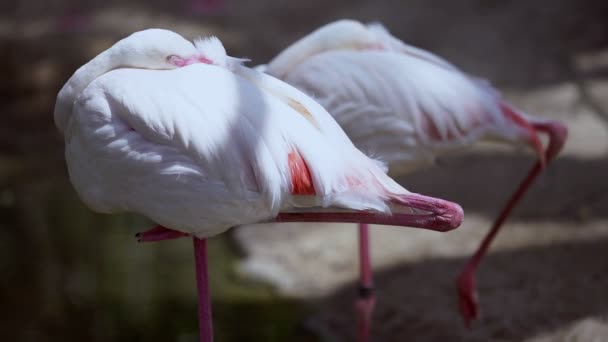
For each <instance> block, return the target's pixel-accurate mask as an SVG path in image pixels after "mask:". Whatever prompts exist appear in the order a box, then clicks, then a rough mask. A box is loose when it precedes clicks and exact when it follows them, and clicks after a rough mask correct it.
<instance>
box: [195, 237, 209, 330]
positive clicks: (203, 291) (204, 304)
mask: <svg viewBox="0 0 608 342" xmlns="http://www.w3.org/2000/svg"><path fill="white" fill-rule="evenodd" d="M192 240H193V241H194V260H195V265H196V288H197V290H198V321H199V329H200V337H199V341H201V342H212V341H213V321H212V318H211V295H210V292H209V274H208V272H207V239H199V238H196V237H193V238H192Z"/></svg>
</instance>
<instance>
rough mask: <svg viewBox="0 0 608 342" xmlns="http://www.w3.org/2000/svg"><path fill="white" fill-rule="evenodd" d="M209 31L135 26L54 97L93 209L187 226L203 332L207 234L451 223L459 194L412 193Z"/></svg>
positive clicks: (69, 158) (178, 231)
mask: <svg viewBox="0 0 608 342" xmlns="http://www.w3.org/2000/svg"><path fill="white" fill-rule="evenodd" d="M242 62H243V60H241V59H237V58H233V57H230V56H228V55H227V54H226V51H225V49H224V47H223V45H222V43H221V41H220V40H219V39H217V38H215V37H209V38H205V39H199V40H196V41H194V43H192V42H190V41H187V40H186V39H184V38H183V37H182V36H180V35H179V34H177V33H175V32H171V31H167V30H161V29H149V30H144V31H140V32H136V33H133V34H132V35H130V36H128V37H126V38H124V39H122V40H120V41H118V42H117V43H116V44H114V45H113V46H112V47H110V48H109V49H107V50H105V51H103V52H102V53H100V54H99V55H98V56H96V57H95V58H93V59H92V60H91V61H89V62H88V63H86V64H85V65H83V66H82V67H80V68H79V69H78V70H77V71H76V72H75V73H74V75H73V76H72V77H71V78H70V79H69V80H68V81H67V83H66V84H65V85H64V87H63V88H62V89H61V90H60V92H59V94H58V96H57V102H56V105H55V112H54V120H55V124H56V126H57V128H58V130H59V132H60V133H61V134H63V136H64V138H65V157H66V162H67V167H68V172H69V177H70V181H71V183H72V184H73V186H74V188H75V189H76V192H77V193H78V195H79V197H80V198H81V199H82V201H83V202H84V203H85V204H86V205H87V206H88V207H90V208H91V209H92V210H94V211H97V212H102V213H114V212H124V211H128V212H135V213H139V214H142V215H144V216H146V217H148V218H150V219H151V220H153V221H154V222H156V223H157V224H158V226H157V227H155V228H153V229H151V230H148V231H146V232H143V233H139V234H138V235H137V237H138V239H139V240H140V241H143V242H150V241H159V240H167V239H174V238H179V237H183V236H191V237H192V238H193V241H194V242H193V243H194V254H195V267H196V280H197V290H198V298H199V328H200V341H205V342H208V341H212V339H213V328H212V323H211V306H210V299H209V287H208V282H207V280H208V279H207V278H208V274H207V256H206V239H208V238H210V237H212V236H215V235H217V234H220V233H222V232H224V231H226V230H228V229H229V228H231V227H234V226H238V225H242V224H251V223H256V222H318V221H324V222H367V223H376V224H387V225H400V226H411V227H418V228H425V229H430V230H436V231H447V230H451V229H454V228H456V227H457V226H458V225H460V223H461V221H462V219H463V212H462V209H461V208H460V206H458V205H457V204H455V203H451V202H448V201H444V200H441V199H437V198H433V197H427V196H423V195H420V194H414V193H410V192H408V191H407V190H406V189H404V188H403V187H402V186H400V185H399V184H397V183H396V182H395V181H393V180H392V179H391V178H390V177H389V176H388V175H387V174H386V169H385V168H384V167H383V165H382V164H381V163H379V162H378V161H376V160H373V159H370V158H368V157H367V156H365V155H364V154H363V153H362V152H360V151H359V150H358V149H356V148H355V147H354V145H353V144H352V142H351V141H350V140H349V139H348V137H347V136H346V134H345V133H344V132H343V131H342V130H341V128H340V126H339V125H338V124H337V123H336V122H335V121H334V119H333V118H332V117H331V116H330V115H329V114H328V113H327V112H326V111H325V110H324V109H323V108H322V107H321V106H320V105H319V104H317V103H316V102H314V101H313V100H312V99H310V98H309V97H308V96H306V95H305V94H304V93H302V92H300V91H299V90H297V89H295V88H293V87H291V86H289V85H287V84H286V83H284V82H282V81H280V80H277V79H275V78H273V77H271V76H268V75H265V74H263V73H260V72H258V71H255V70H253V69H249V68H247V67H245V66H243V65H242Z"/></svg>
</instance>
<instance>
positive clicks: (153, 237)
mask: <svg viewBox="0 0 608 342" xmlns="http://www.w3.org/2000/svg"><path fill="white" fill-rule="evenodd" d="M186 236H190V235H189V234H186V233H182V232H178V231H176V230H171V229H167V228H165V227H162V226H156V227H154V228H152V229H150V230H147V231H145V232H143V233H137V234H135V238H137V242H156V241H163V240H173V239H179V238H182V237H186Z"/></svg>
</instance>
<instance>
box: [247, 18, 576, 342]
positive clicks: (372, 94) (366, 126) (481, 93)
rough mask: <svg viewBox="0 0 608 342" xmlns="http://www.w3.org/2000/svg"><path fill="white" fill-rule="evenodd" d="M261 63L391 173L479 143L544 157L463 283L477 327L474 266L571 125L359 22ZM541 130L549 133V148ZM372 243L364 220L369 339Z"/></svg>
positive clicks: (463, 302) (361, 307)
mask: <svg viewBox="0 0 608 342" xmlns="http://www.w3.org/2000/svg"><path fill="white" fill-rule="evenodd" d="M258 69H259V70H260V71H265V72H266V73H268V74H269V75H272V76H275V77H277V78H279V79H282V80H284V81H286V82H287V83H289V84H291V85H294V86H296V87H297V88H298V89H301V90H303V91H304V92H306V93H308V94H310V95H312V96H313V97H314V98H315V100H316V101H318V102H319V103H320V104H321V105H323V106H324V107H325V109H327V110H328V111H329V113H330V114H331V115H332V116H333V117H334V118H335V119H336V120H337V121H338V123H339V124H340V125H341V126H342V128H343V129H344V131H345V132H346V133H347V134H348V136H349V137H350V138H351V140H352V141H353V142H354V143H355V145H356V146H357V147H359V148H360V149H362V150H363V151H369V152H372V153H373V154H375V155H377V156H379V157H381V158H382V159H383V160H385V161H387V162H388V164H389V169H390V174H404V173H407V172H410V171H412V170H415V169H417V168H420V167H422V166H425V165H429V164H432V163H433V161H434V159H435V157H436V156H437V155H439V154H442V153H446V152H448V151H454V150H456V149H461V148H463V147H466V146H469V145H472V144H473V143H474V142H476V141H479V140H495V141H500V142H504V143H508V144H514V145H515V144H517V145H520V144H523V145H527V146H529V147H531V148H532V149H533V150H534V151H535V152H536V154H537V155H538V159H539V160H538V162H537V163H536V164H535V165H534V166H533V168H532V169H531V170H530V172H529V173H528V176H527V177H526V178H525V179H524V181H523V182H522V183H521V184H520V186H519V187H518V189H517V191H516V192H515V193H514V194H513V196H512V197H511V198H510V199H509V201H508V203H507V204H506V206H505V208H504V209H503V210H502V212H501V213H500V215H499V216H498V218H497V219H496V221H495V222H494V224H493V226H492V228H491V229H490V231H489V232H488V234H487V236H486V237H485V238H484V240H483V242H482V243H481V245H480V247H479V248H478V250H477V251H476V253H475V254H474V255H473V257H472V258H471V259H470V261H469V262H468V263H467V264H466V266H465V268H464V270H463V271H462V273H461V274H460V276H459V277H458V279H457V288H458V294H459V305H460V310H461V313H462V315H463V318H464V320H465V324H466V325H467V326H470V324H471V322H472V320H474V319H476V318H477V317H478V311H479V310H478V300H477V293H476V290H475V282H474V276H475V271H476V269H477V267H478V265H479V263H480V261H481V259H482V258H483V256H484V255H485V254H486V253H487V250H488V248H489V245H490V243H491V242H492V240H493V239H494V237H495V236H496V234H497V233H498V231H499V229H500V227H501V225H502V223H503V222H504V221H505V219H506V218H507V216H508V215H509V213H510V212H511V210H512V209H513V207H514V206H515V205H516V203H517V202H518V201H519V200H520V199H521V197H522V196H523V194H524V193H525V191H526V190H527V189H528V187H529V186H530V184H531V183H532V181H533V180H534V178H535V177H536V176H537V175H538V174H539V173H540V172H541V170H542V169H543V168H544V167H545V165H546V163H547V162H549V161H551V160H552V159H553V158H554V157H555V156H556V155H557V154H558V153H559V151H560V150H561V148H562V146H563V144H564V142H565V139H566V136H567V128H566V126H564V125H563V124H562V123H560V122H558V121H554V120H548V119H541V118H538V117H533V116H530V115H528V114H526V113H524V112H522V111H520V110H518V109H516V108H515V107H513V106H511V105H509V104H508V103H506V102H505V101H504V100H503V99H502V98H501V97H500V95H499V94H498V92H497V91H496V90H495V89H494V88H492V86H491V85H490V84H489V83H488V82H487V81H485V80H481V79H478V78H475V77H472V76H469V75H467V74H465V73H464V72H462V71H460V70H458V69H457V68H456V67H455V66H453V65H452V64H450V63H448V62H447V61H445V60H443V59H442V58H440V57H438V56H436V55H434V54H432V53H430V52H427V51H425V50H422V49H419V48H416V47H414V46H411V45H407V44H405V43H403V42H402V41H400V40H399V39H397V38H395V37H394V36H392V35H391V34H390V33H389V31H388V30H386V29H385V28H384V27H383V26H381V25H380V24H369V25H364V24H362V23H360V22H357V21H354V20H340V21H336V22H333V23H330V24H327V25H325V26H323V27H321V28H319V29H317V30H316V31H314V32H312V33H311V34H309V35H308V36H305V37H304V38H302V39H300V40H298V41H296V42H295V43H294V44H292V45H291V46H289V47H288V48H286V49H285V50H283V51H282V52H281V53H280V54H279V55H277V56H276V57H275V58H274V59H272V60H271V61H270V63H268V64H267V65H261V66H259V67H258ZM540 132H542V133H546V134H548V136H549V138H550V141H549V144H548V147H547V149H546V150H544V148H543V145H542V143H541V141H540V139H539V136H538V133H540ZM368 239H369V231H368V226H367V225H366V224H361V225H360V227H359V244H360V247H359V254H360V268H361V270H360V288H361V291H360V292H361V294H360V296H359V299H358V302H357V310H358V317H359V318H358V320H359V336H360V339H362V340H366V339H367V337H363V336H368V335H369V327H370V323H369V318H370V317H371V313H372V311H373V307H374V303H375V299H374V296H373V294H371V288H372V274H371V270H370V268H371V266H370V256H369V241H368Z"/></svg>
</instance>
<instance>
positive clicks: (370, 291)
mask: <svg viewBox="0 0 608 342" xmlns="http://www.w3.org/2000/svg"><path fill="white" fill-rule="evenodd" d="M359 272H360V273H359V274H360V280H359V282H360V283H359V298H358V299H357V303H356V308H357V341H358V342H368V341H369V339H370V336H371V318H372V312H373V311H374V306H375V304H376V296H375V295H374V284H373V279H372V278H373V276H372V266H371V256H370V241H369V225H368V224H367V223H360V224H359Z"/></svg>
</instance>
